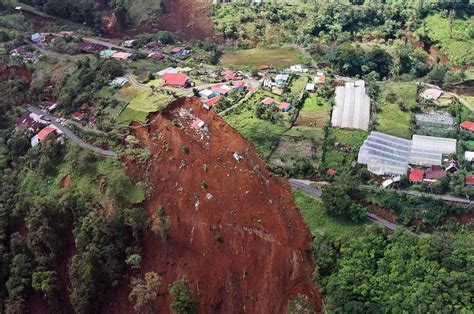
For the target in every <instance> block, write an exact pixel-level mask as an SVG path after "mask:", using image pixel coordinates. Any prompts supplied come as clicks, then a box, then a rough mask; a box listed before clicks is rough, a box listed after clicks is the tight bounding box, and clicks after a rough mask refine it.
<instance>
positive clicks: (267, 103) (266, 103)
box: [262, 97, 275, 106]
mask: <svg viewBox="0 0 474 314" xmlns="http://www.w3.org/2000/svg"><path fill="white" fill-rule="evenodd" d="M274 102H275V99H273V98H271V97H267V98H265V99H264V100H262V104H264V105H267V106H269V105H273V103H274Z"/></svg>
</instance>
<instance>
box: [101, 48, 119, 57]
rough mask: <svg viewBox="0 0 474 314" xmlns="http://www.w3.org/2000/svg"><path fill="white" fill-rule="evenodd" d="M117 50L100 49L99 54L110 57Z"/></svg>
mask: <svg viewBox="0 0 474 314" xmlns="http://www.w3.org/2000/svg"><path fill="white" fill-rule="evenodd" d="M117 52H118V51H117V50H113V49H106V50H102V51H101V52H100V53H99V54H100V56H101V57H102V58H111V57H112V56H113V55H114V54H116V53H117Z"/></svg>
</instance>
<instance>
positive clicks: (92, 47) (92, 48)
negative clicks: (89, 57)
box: [79, 41, 108, 54]
mask: <svg viewBox="0 0 474 314" xmlns="http://www.w3.org/2000/svg"><path fill="white" fill-rule="evenodd" d="M79 48H80V49H81V51H83V52H86V53H93V54H98V53H100V52H101V51H103V50H107V49H108V47H107V46H104V45H101V44H96V43H91V42H88V41H85V42H83V43H82V44H80V45H79Z"/></svg>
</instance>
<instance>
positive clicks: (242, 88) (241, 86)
mask: <svg viewBox="0 0 474 314" xmlns="http://www.w3.org/2000/svg"><path fill="white" fill-rule="evenodd" d="M234 87H235V89H236V90H238V91H239V92H243V91H245V89H246V88H247V86H245V83H244V82H242V81H240V82H235V84H234Z"/></svg>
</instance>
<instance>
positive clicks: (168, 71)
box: [156, 67, 179, 76]
mask: <svg viewBox="0 0 474 314" xmlns="http://www.w3.org/2000/svg"><path fill="white" fill-rule="evenodd" d="M166 73H179V69H178V68H173V67H168V68H166V69H163V70H161V71H159V72H156V75H157V76H163V75H165V74H166Z"/></svg>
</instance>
